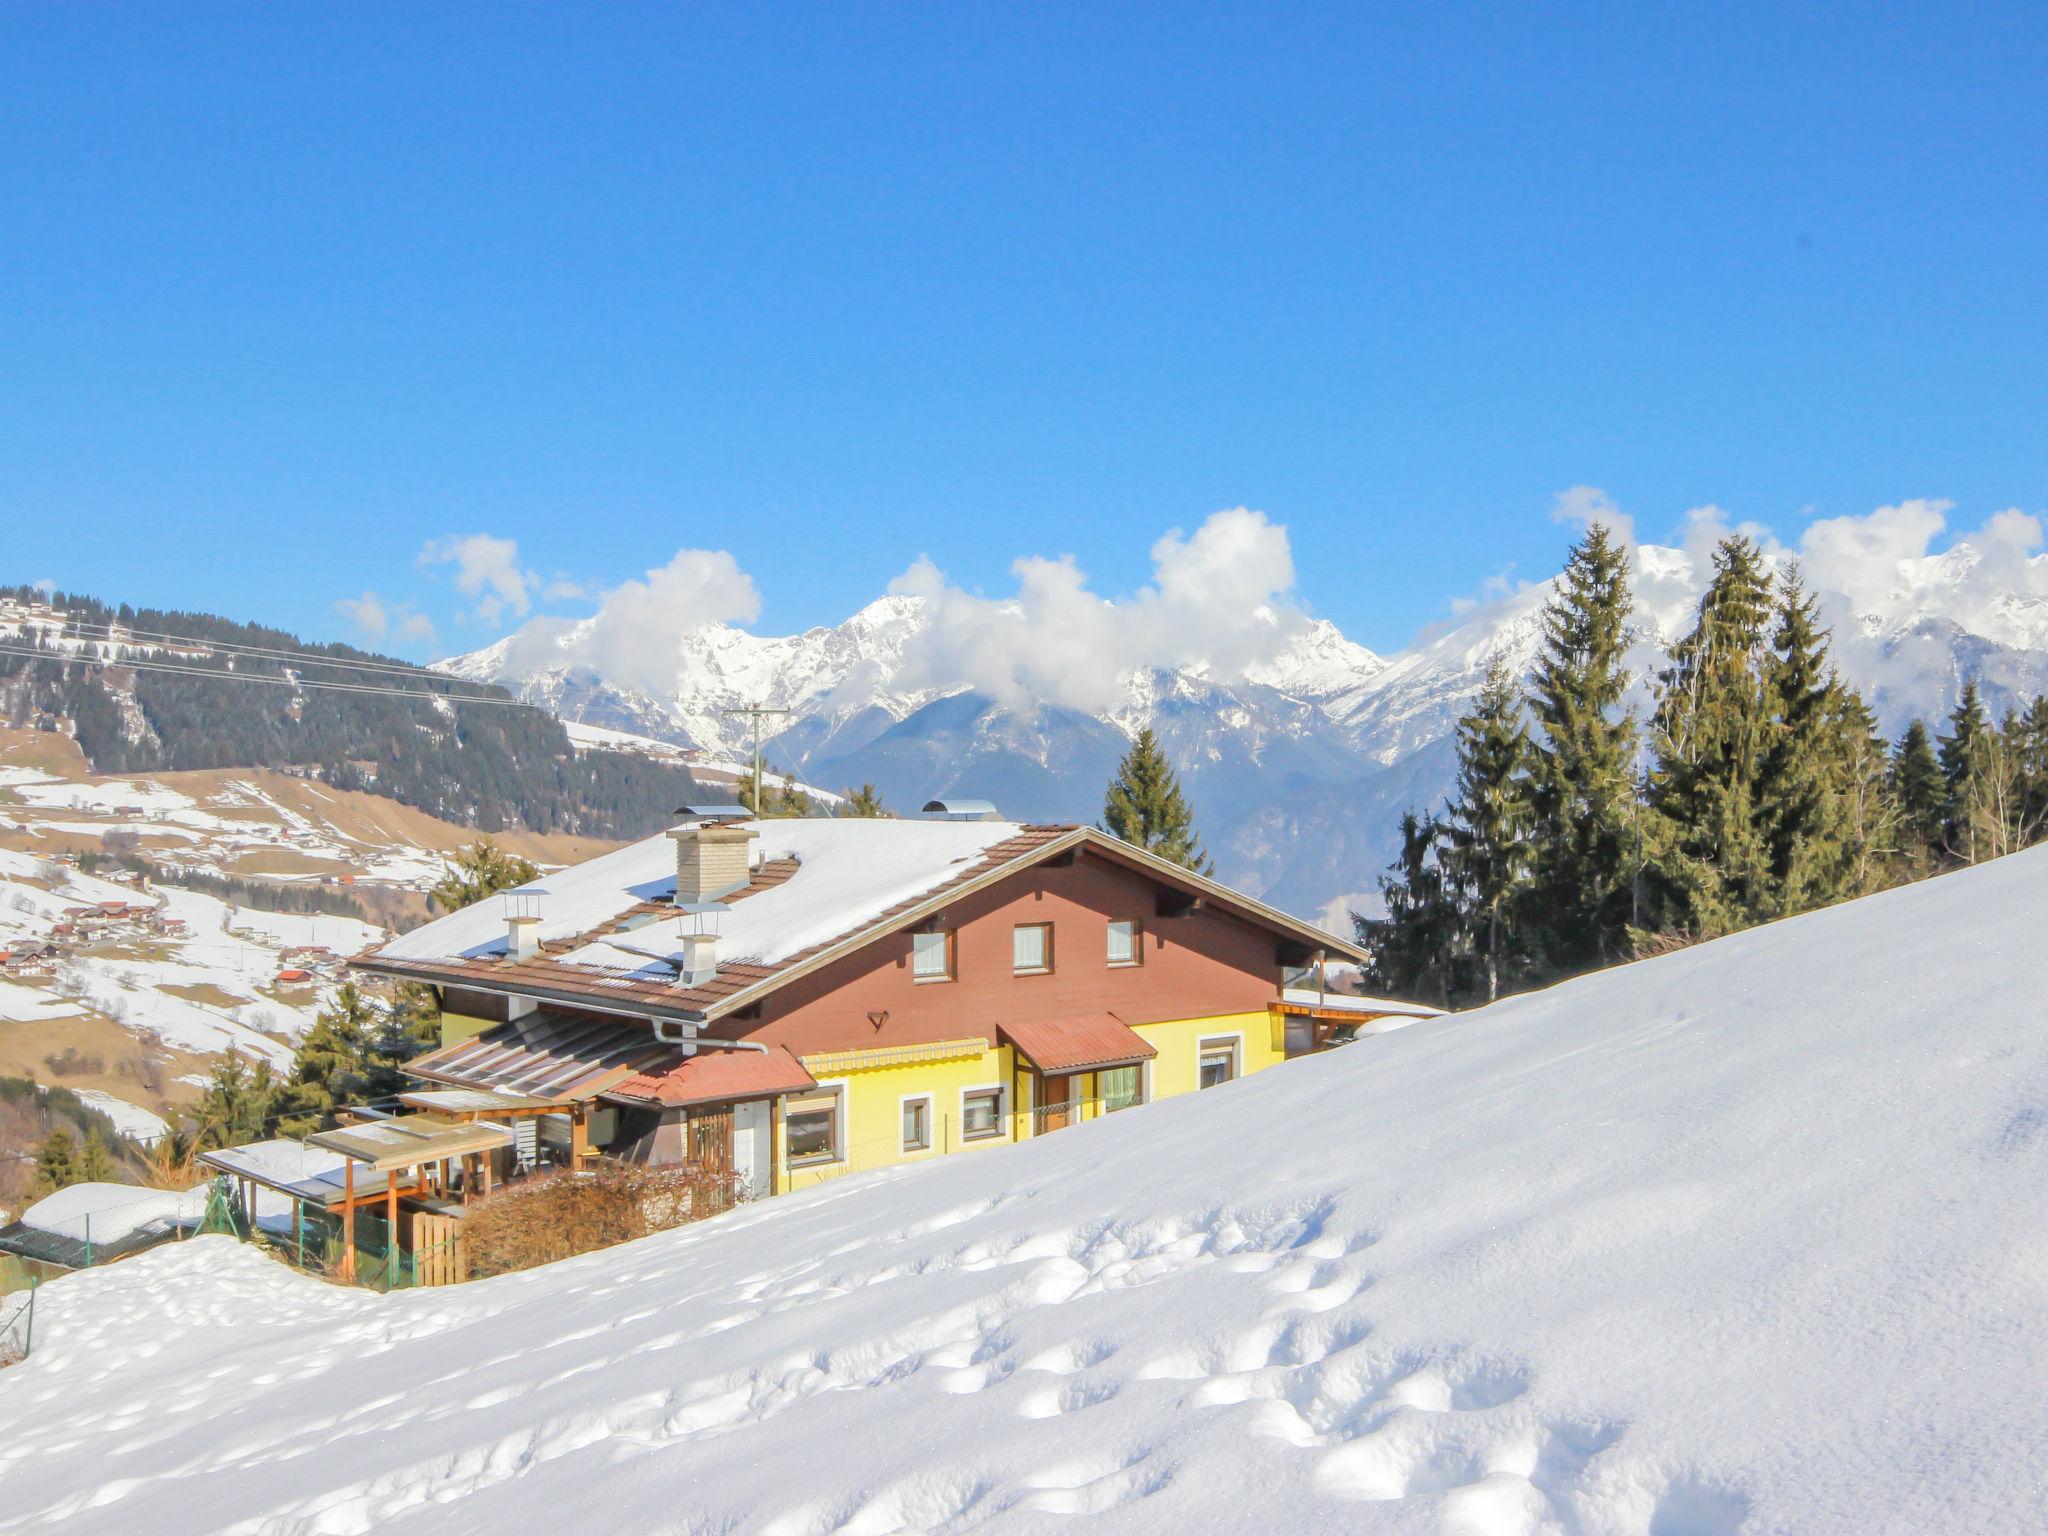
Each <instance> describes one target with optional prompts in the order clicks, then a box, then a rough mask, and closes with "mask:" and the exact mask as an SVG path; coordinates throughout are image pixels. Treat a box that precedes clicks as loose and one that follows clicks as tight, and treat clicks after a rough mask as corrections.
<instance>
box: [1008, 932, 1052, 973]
mask: <svg viewBox="0 0 2048 1536" xmlns="http://www.w3.org/2000/svg"><path fill="white" fill-rule="evenodd" d="M1010 969H1011V970H1013V971H1015V972H1016V973H1017V974H1018V975H1019V976H1031V975H1036V974H1037V973H1039V972H1041V971H1049V970H1051V969H1052V924H1051V923H1019V924H1018V925H1017V926H1016V927H1014V928H1012V929H1011V930H1010Z"/></svg>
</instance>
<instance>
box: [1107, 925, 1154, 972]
mask: <svg viewBox="0 0 2048 1536" xmlns="http://www.w3.org/2000/svg"><path fill="white" fill-rule="evenodd" d="M1119 925H1121V926H1123V927H1125V928H1128V929H1130V930H1131V953H1130V956H1129V958H1128V959H1124V960H1119V959H1117V957H1116V956H1115V955H1114V954H1111V953H1110V950H1109V936H1110V934H1112V933H1114V932H1115V931H1116V929H1117V927H1118V926H1119ZM1102 952H1103V954H1104V956H1105V957H1106V958H1107V960H1108V963H1109V968H1110V969H1111V970H1113V971H1134V970H1137V969H1138V968H1139V967H1140V966H1142V965H1144V963H1145V925H1144V924H1143V923H1141V922H1139V921H1138V919H1137V918H1135V917H1113V918H1111V919H1110V920H1109V923H1108V926H1107V927H1105V928H1104V929H1103V937H1102Z"/></svg>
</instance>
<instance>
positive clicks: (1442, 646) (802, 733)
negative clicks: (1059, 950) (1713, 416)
mask: <svg viewBox="0 0 2048 1536" xmlns="http://www.w3.org/2000/svg"><path fill="white" fill-rule="evenodd" d="M1711 543H1712V540H1711V538H1708V537H1701V538H1699V539H1696V540H1692V541H1689V542H1688V544H1687V545H1686V546H1685V547H1678V546H1669V545H1657V544H1638V545H1637V546H1636V547H1635V551H1634V569H1635V586H1636V597H1637V613H1636V618H1635V621H1634V622H1635V645H1634V649H1633V652H1632V661H1633V664H1634V667H1635V671H1636V674H1637V678H1638V684H1637V702H1638V704H1639V706H1640V705H1645V704H1647V702H1648V691H1647V688H1648V680H1649V679H1650V678H1651V677H1652V676H1653V675H1654V674H1655V672H1656V670H1657V669H1658V667H1659V666H1660V665H1661V664H1662V660H1663V656H1664V653H1665V650H1666V648H1667V647H1668V645H1669V643H1670V642H1671V641H1672V640H1673V639H1674V638H1675V637H1676V636H1677V635H1678V634H1680V633H1682V632H1683V630H1684V629H1685V628H1686V627H1687V626H1688V625H1689V623H1690V621H1691V617H1692V612H1693V609H1694V606H1695V604H1696V603H1697V601H1698V596H1699V592H1700V590H1701V588H1702V586H1703V585H1704V582H1705V578H1706V574H1707V569H1708V566H1707V560H1708V554H1709V552H1710V549H1711ZM1806 554H1807V555H1808V557H1809V559H1808V566H1809V576H1810V577H1811V576H1812V575H1813V574H1815V570H1816V569H1817V570H1818V572H1819V573H1820V574H1822V575H1830V574H1833V575H1838V576H1839V578H1840V579H1839V583H1838V584H1837V585H1834V586H1830V585H1825V584H1823V583H1822V582H1819V581H1816V582H1815V586H1816V590H1817V592H1818V595H1819V596H1820V598H1821V601H1822V604H1823V610H1824V614H1825V617H1826V618H1827V620H1828V622H1829V623H1830V624H1831V625H1832V626H1833V628H1834V632H1835V648H1836V655H1837V658H1838V661H1839V662H1840V665H1841V666H1842V669H1843V671H1844V672H1845V674H1846V675H1847V676H1848V677H1849V679H1850V680H1851V681H1852V682H1854V683H1855V684H1856V685H1857V686H1858V687H1860V688H1862V689H1863V690H1864V692H1865V694H1866V696H1867V697H1868V698H1869V699H1870V701H1871V703H1872V704H1873V705H1874V706H1875V707H1876V709H1877V710H1878V713H1879V716H1880V718H1881V719H1882V720H1883V722H1884V723H1885V725H1886V727H1887V729H1890V730H1896V729H1898V728H1899V727H1901V726H1903V724H1904V723H1905V721H1906V720H1907V719H1909V718H1910V717H1912V716H1913V715H1916V714H1918V715H1924V716H1929V717H1934V716H1938V715H1940V714H1942V713H1945V712H1946V711H1947V710H1948V709H1949V708H1950V707H1951V706H1952V705H1953V703H1954V700H1955V697H1956V694H1957V692H1958V691H1959V690H1960V687H1961V685H1962V682H1963V680H1964V679H1965V678H1968V677H1973V676H1974V677H1976V678H1977V679H1979V681H1980V682H1981V683H1982V684H1983V686H1984V688H1985V692H1986V694H1987V697H1988V698H1989V700H1990V702H1991V705H1992V708H1993V709H1994V711H1996V710H1998V709H2001V708H2003V707H2004V706H2005V705H2006V704H2008V703H2011V702H2013V701H2014V700H2017V699H2021V698H2024V697H2028V696H2031V695H2033V694H2035V693H2037V692H2040V691H2043V690H2044V689H2048V556H2034V557H2032V558H2031V559H2026V558H2023V557H2014V556H2013V555H2012V554H2011V552H2010V551H2009V550H2007V551H2000V550H1998V549H1997V548H1995V547H1991V546H1987V545H1985V544H1982V543H1980V544H1977V545H1971V544H1968V543H1964V544H1958V545H1957V546H1955V547H1954V548H1952V549H1950V550H1949V551H1947V552H1945V553H1943V554H1941V555H1937V556H1927V557H1924V558H1915V559H1902V560H1899V561H1897V562H1895V564H1894V565H1893V566H1891V567H1888V568H1887V569H1886V575H1885V579H1884V580H1882V581H1880V582H1878V583H1876V584H1875V585H1873V584H1871V583H1870V582H1868V581H1867V580H1864V579H1863V578H1862V577H1861V575H1860V572H1858V573H1849V572H1843V571H1838V570H1837V569H1836V567H1837V566H1840V565H1841V562H1839V561H1837V562H1836V565H1835V566H1831V565H1830V564H1829V561H1828V559H1827V555H1828V551H1827V549H1826V547H1825V546H1824V545H1823V546H1822V547H1821V548H1820V549H1819V551H1818V554H1816V553H1815V552H1814V551H1813V550H1812V549H1809V550H1807V551H1806ZM2015 558H2018V564H2017V565H2015V564H2014V560H2015ZM1852 575H1853V576H1854V579H1851V577H1852ZM1553 585H1554V583H1553V582H1537V583H1528V584H1525V585H1524V586H1522V587H1520V588H1519V589H1517V590H1514V591H1512V592H1507V593H1504V594H1500V595H1498V596H1496V597H1494V598H1493V599H1492V600H1491V601H1489V602H1487V603H1485V604H1483V605H1480V606H1476V607H1472V608H1469V609H1468V610H1466V611H1465V612H1463V613H1461V614H1459V615H1458V616H1457V619H1456V622H1455V623H1453V624H1451V625H1449V626H1447V627H1445V628H1443V629H1442V630H1441V631H1440V632H1437V633H1434V634H1431V635H1426V636H1425V637H1423V638H1422V639H1421V640H1420V641H1419V642H1418V643H1417V644H1416V645H1415V646H1413V647H1412V648H1411V649H1409V650H1407V651H1404V652H1402V653H1401V654H1399V655H1396V656H1393V657H1391V658H1383V657H1381V656H1378V655H1376V654H1375V653H1373V652H1372V651H1370V650H1367V649H1366V648H1365V647H1363V646H1360V645H1357V644H1355V643H1353V642H1352V641H1350V640H1348V639H1347V638H1345V636H1344V635H1343V634H1342V633H1340V632H1339V631H1338V629H1337V628H1336V626H1335V625H1333V624H1331V623H1329V622H1328V621H1327V620H1303V621H1301V622H1299V623H1298V624H1296V625H1295V626H1294V627H1293V628H1292V629H1291V630H1290V631H1287V632H1285V638H1284V643H1283V644H1280V645H1278V646H1277V647H1276V648H1275V649H1274V650H1273V652H1272V654H1271V655H1269V656H1268V657H1267V658H1265V659H1264V660H1261V661H1259V662H1257V663H1255V664H1252V665H1249V666H1246V667H1244V668H1243V669H1242V670H1241V672H1240V673H1239V674H1238V675H1236V676H1230V677H1226V676H1220V675H1216V674H1215V673H1214V672H1213V671H1211V670H1210V669H1208V668H1204V667H1181V668H1172V669H1167V668H1142V669H1137V670H1132V671H1129V672H1127V673H1126V674H1125V675H1123V676H1122V677H1121V679H1119V682H1120V689H1121V696H1120V697H1119V698H1118V699H1117V701H1116V702H1115V703H1114V704H1113V705H1112V706H1111V707H1108V708H1105V709H1099V710H1093V711H1089V710H1082V709H1077V708H1074V707H1071V706H1067V705H1058V704H1046V703H1030V702H1023V703H1020V702H1019V701H1017V700H1015V699H1007V700H1005V699H997V698H995V697H992V696H989V695H987V694H985V693H982V692H979V691H977V690H975V689H974V688H972V687H971V686H969V685H967V684H964V683H962V684H956V685H954V686H951V687H947V686H933V685H931V684H930V683H929V682H927V681H918V682H916V683H914V684H913V683H912V682H911V681H909V679H910V678H911V677H913V676H915V677H917V678H920V679H923V678H928V677H929V676H930V674H931V671H932V668H931V664H930V658H931V657H932V656H933V655H934V654H940V655H943V653H944V649H945V645H946V642H947V636H946V635H944V634H943V633H939V632H937V631H935V629H934V627H933V626H934V624H935V623H936V622H939V621H936V620H935V619H934V617H933V611H932V609H931V607H930V606H929V605H928V604H927V602H926V600H925V599H924V598H922V597H919V596H916V595H911V594H905V593H892V594H891V595H889V596H886V597H883V598H881V599H879V600H878V601H876V602H874V603H871V604H869V605H868V606H867V607H865V608H863V609H861V610H860V611H859V612H858V613H856V614H854V615H853V617H852V618H850V619H848V620H846V622H844V623H843V624H838V625H834V626H831V627H826V628H818V629H812V630H807V631H805V632H804V633H803V634H800V635H790V636H762V635H754V634H751V633H749V632H747V631H746V630H744V629H740V628H736V627H734V626H732V625H729V624H724V623H714V624H707V625H704V626H701V627H696V628H685V629H683V630H682V631H681V633H680V638H679V640H678V641H677V642H676V644H675V649H674V653H673V654H672V655H671V654H647V653H646V652H645V651H635V650H631V649H629V650H628V651H627V652H626V654H625V655H623V656H622V655H621V654H620V642H619V639H618V636H617V626H616V625H605V624H603V623H602V621H601V619H599V618H593V619H589V620H584V621H581V622H578V623H567V624H565V623H561V622H559V621H548V622H544V623H542V624H539V625H532V626H528V628H527V629H524V630H522V631H520V632H519V633H517V634H515V635H513V636H510V637H508V638H507V639H505V640H502V641H500V642H498V643H497V644H496V645H493V646H490V647H488V648H487V649H485V650H481V651H477V652H474V653H472V654H470V655H466V656H459V657H456V658H453V659H452V660H450V661H447V662H443V663H441V666H442V668H443V669H444V670H446V671H448V672H451V673H453V674H456V675H459V676H463V677H467V678H471V679H475V680H478V681H490V682H497V683H503V684H506V685H508V686H510V687H512V688H513V689H514V690H515V691H517V692H518V693H519V694H520V696H521V697H523V698H525V699H527V700H529V701H531V702H533V703H536V704H541V705H544V706H545V707H547V708H549V709H552V710H554V711H555V712H556V713H557V714H559V715H561V716H563V717H564V718H565V719H570V720H577V721H583V722H586V723H588V724H591V725H596V726H603V727H608V728H611V729H616V730H623V731H629V732H632V733H635V734H638V735H641V736H647V737H653V738H657V739H659V740H664V741H670V742H675V743H677V744H679V745H682V746H684V747H687V748H690V749H695V750H699V751H702V752H705V753H709V754H712V755H716V756H719V757H733V756H737V755H740V754H743V753H744V752H745V750H746V748H747V743H748V739H749V738H748V732H749V730H750V725H749V722H748V720H747V719H746V718H745V717H744V716H740V715H735V714H731V713H727V711H730V710H732V709H734V708H736V707H738V706H741V705H745V704H763V705H767V706H770V707H773V708H776V709H781V710H787V711H789V714H788V715H787V716H786V717H777V718H776V719H775V720H773V721H772V722H771V725H770V730H771V731H772V732H773V735H772V739H771V741H770V744H769V753H770V756H771V757H772V758H773V760H774V761H775V763H776V764H777V765H778V766H785V767H788V768H790V769H792V770H795V771H797V772H799V773H800V774H801V775H802V776H803V777H804V778H805V779H807V780H809V781H811V782H813V783H819V784H824V785H829V786H833V787H842V786H847V785H852V784H857V783H860V782H863V781H872V782H873V783H875V784H876V785H877V786H879V787H880V789H881V790H882V792H883V795H884V797H885V799H886V800H887V801H888V802H889V803H890V804H892V805H895V806H898V807H904V806H914V805H916V804H919V803H921V802H922V801H923V800H925V799H926V798H928V797H930V796H932V795H937V794H944V793H948V792H951V793H962V794H974V795H979V796H982V797H985V798H987V799H991V800H994V801H995V802H996V803H997V804H998V805H1000V806H1001V807H1002V809H1003V810H1004V811H1005V813H1007V814H1010V815H1014V816H1020V817H1030V818H1039V817H1043V818H1059V819H1073V818H1080V819H1092V818H1094V817H1095V816H1096V815H1098V814H1099V810H1100V804H1101V794H1102V787H1103V784H1104V782H1105V781H1106V779H1107V778H1108V776H1109V773H1110V771H1111V770H1112V768H1113V767H1114V764H1115V762H1116V759H1117V758H1118V756H1119V755H1120V754H1121V753H1122V751H1123V749H1124V747H1125V745H1126V744H1127V742H1128V740H1129V738H1130V736H1131V735H1132V734H1134V733H1135V732H1136V730H1137V729H1138V728H1139V727H1140V726H1143V725H1150V726H1152V727H1153V728H1154V729H1155V730H1157V731H1158V733H1159V734H1160V736H1161V738H1162V739H1163V740H1164V741H1165V743H1166V745H1167V747H1168V749H1169V751H1170V752H1171V753H1172V755H1173V758H1174V761H1175V763H1176V765H1177V766H1178V768H1179V769H1180V771H1181V773H1182V775H1183V776H1184V778H1185V780H1186V782H1187V785H1188V789H1189V793H1190V795H1191V797H1192V798H1193V800H1194V803H1195V807H1196V810H1197V812H1198V814H1199V816H1200V819H1201V824H1202V827H1203V830H1204V831H1205V833H1206V834H1207V838H1208V841H1209V844H1210V846H1211V848H1212V849H1213V851H1214V852H1215V853H1216V856H1217V862H1218V867H1219V871H1220V872H1221V873H1222V874H1223V875H1224V877H1225V878H1227V879H1229V880H1231V881H1233V882H1234V883H1238V884H1241V885H1243V886H1245V887H1246V888H1248V889H1250V890H1252V891H1254V892H1257V893H1259V894H1261V895H1263V896H1265V897H1266V898H1267V899H1269V900H1272V901H1275V902H1277V903H1279V904H1281V905H1284V906H1287V907H1291V908H1293V909H1295V910H1299V911H1302V912H1305V913H1310V914H1315V913H1326V914H1328V913H1330V912H1331V909H1333V908H1340V907H1341V905H1342V904H1343V903H1344V902H1345V901H1346V900H1347V899H1349V898H1352V897H1354V896H1356V895H1358V894H1359V893H1362V892H1365V891H1368V890H1370V889H1371V888H1372V886H1373V884H1374V879H1375V876H1376V875H1377V873H1378V872H1379V870H1380V869H1382V868H1383V867H1384V866H1385V864H1386V863H1387V861H1388V859H1389V858H1391V856H1392V854H1393V851H1394V847H1395V842H1394V839H1395V823H1396V821H1397V818H1398V816H1399V813H1400V811H1401V810H1402V809H1403V808H1404V807H1406V806H1408V805H1426V804H1429V803H1432V802H1434V801H1436V800H1438V799H1439V798H1441V796H1442V794H1443V791H1444V789H1445V787H1446V786H1447V784H1448V782H1449V778H1450V764H1451V751H1450V739H1451V736H1452V733H1453V730H1454V728H1455V726H1456V722H1457V719H1458V717H1459V715H1460V714H1461V713H1463V711H1464V710H1465V709H1466V708H1467V707H1468V706H1469V704H1470V702H1471V700H1472V697H1473V695H1474V694H1475V693H1476V692H1477V689H1478V686H1479V682H1480V679H1481V677H1482V676H1483V675H1484V673H1485V670H1486V666H1487V662H1488V659H1489V658H1490V657H1491V656H1492V655H1493V654H1495V653H1496V652H1498V653H1501V654H1503V655H1505V656H1506V657H1507V658H1508V660H1509V662H1510V663H1511V664H1512V665H1513V666H1515V667H1516V668H1518V669H1522V668H1526V667H1527V666H1528V664H1529V663H1530V661H1531V660H1532V659H1533V658H1534V656H1535V654H1536V651H1537V647H1538V643H1539V641H1540V637H1541V609H1542V605H1543V603H1544V602H1545V600H1546V599H1547V598H1548V597H1549V596H1550V594H1551V591H1552V588H1553ZM1847 587H1854V588H1855V589H1856V590H1855V591H1853V592H1852V591H1849V590H1844V589H1845V588H1847ZM913 657H915V658H916V660H917V664H916V665H912V664H911V659H912V658H913Z"/></svg>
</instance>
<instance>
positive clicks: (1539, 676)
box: [1523, 523, 1636, 971]
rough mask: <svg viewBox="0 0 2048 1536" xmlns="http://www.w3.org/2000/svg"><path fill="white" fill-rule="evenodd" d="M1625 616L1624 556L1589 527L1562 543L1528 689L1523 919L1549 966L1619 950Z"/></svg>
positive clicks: (1628, 751) (1630, 738)
mask: <svg viewBox="0 0 2048 1536" xmlns="http://www.w3.org/2000/svg"><path fill="white" fill-rule="evenodd" d="M1630 607H1631V601H1630V597H1629V589H1628V552H1627V551H1626V550H1625V549H1624V548H1623V547H1622V546H1621V545H1620V544H1619V543H1618V542H1616V540H1615V539H1614V537H1613V536H1612V535H1611V534H1610V533H1609V532H1608V530H1607V528H1606V526H1605V525H1604V524H1601V523H1594V524H1593V525H1592V526H1591V527H1589V528H1588V529H1587V530H1586V534H1585V537H1584V538H1582V539H1580V541H1579V542H1578V543H1577V544H1575V545H1573V546H1572V551H1571V556H1570V559H1569V560H1568V561H1567V562H1566V564H1565V569H1564V575H1563V577H1562V578H1561V585H1560V588H1559V591H1558V593H1557V595H1556V596H1555V597H1553V598H1552V599H1551V601H1550V603H1549V605H1548V606H1547V607H1546V608H1545V609H1544V612H1543V642H1542V649H1541V652H1540V654H1539V655H1538V657H1537V662H1536V669H1535V674H1534V677H1533V679H1532V683H1531V688H1530V711H1531V713H1532V714H1533V715H1534V716H1535V721H1536V725H1537V727H1538V728H1539V729H1538V734H1537V735H1536V736H1535V738H1534V739H1533V742H1532V747H1531V753H1530V773H1529V787H1530V805H1531V810H1532V822H1531V838H1530V841H1531V844H1532V847H1533V850H1534V859H1533V866H1532V870H1531V876H1530V880H1529V882H1528V885H1527V887H1526V894H1525V897H1524V901H1523V911H1524V914H1525V916H1526V931H1528V932H1530V933H1531V934H1532V935H1536V936H1539V937H1540V940H1541V943H1542V947H1543V950H1544V952H1545V955H1546V957H1547V959H1548V961H1549V963H1550V965H1551V966H1552V967H1553V968H1555V969H1557V970H1564V971H1571V970H1580V969H1583V968H1585V967H1587V966H1591V965H1598V964H1602V963H1604V962H1606V961H1609V960H1613V959H1615V958H1617V957H1619V955H1620V954H1621V953H1622V952H1623V950H1624V948H1625V944H1626V936H1627V928H1628V922H1629V917H1630V906H1631V895H1632V886H1633V880H1634V874H1635V863H1634V848H1635V839H1634V837H1633V836H1632V835H1631V829H1632V824H1633V819H1634V809H1635V784H1634V780H1633V774H1632V762H1631V760H1632V758H1633V756H1634V752H1635V742H1636V724H1635V720H1634V718H1633V716H1632V715H1630V714H1628V713H1627V712H1625V711H1624V710H1623V709H1622V696H1623V694H1624V693H1625V692H1626V691H1627V688H1628V683H1629V674H1628V670H1627V668H1626V667H1625V666H1624V665H1623V652H1624V647H1625V645H1626V643H1627V624H1628V616H1629V611H1630Z"/></svg>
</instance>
